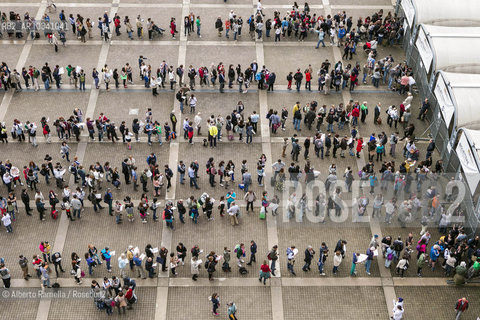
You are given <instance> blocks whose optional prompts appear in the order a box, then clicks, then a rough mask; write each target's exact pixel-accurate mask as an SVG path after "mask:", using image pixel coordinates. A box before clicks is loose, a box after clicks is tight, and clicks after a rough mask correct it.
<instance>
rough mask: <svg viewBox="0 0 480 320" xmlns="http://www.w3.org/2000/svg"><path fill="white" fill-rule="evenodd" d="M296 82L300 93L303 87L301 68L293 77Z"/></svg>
mask: <svg viewBox="0 0 480 320" xmlns="http://www.w3.org/2000/svg"><path fill="white" fill-rule="evenodd" d="M293 79H294V80H295V86H296V87H297V92H300V87H301V86H302V80H303V74H302V72H301V71H300V68H298V69H297V72H296V73H295V75H294V76H293Z"/></svg>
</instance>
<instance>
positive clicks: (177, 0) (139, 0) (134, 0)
mask: <svg viewBox="0 0 480 320" xmlns="http://www.w3.org/2000/svg"><path fill="white" fill-rule="evenodd" d="M121 3H122V4H124V3H128V4H130V3H134V4H139V6H141V4H151V3H153V4H158V2H156V1H154V0H145V1H144V0H122V2H121ZM167 3H168V4H182V3H183V1H180V0H168V1H167ZM120 6H121V5H120Z"/></svg>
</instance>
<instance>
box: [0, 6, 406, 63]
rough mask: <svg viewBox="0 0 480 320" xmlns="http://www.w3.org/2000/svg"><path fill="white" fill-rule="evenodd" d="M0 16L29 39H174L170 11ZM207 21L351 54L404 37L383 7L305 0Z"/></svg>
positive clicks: (222, 28)
mask: <svg viewBox="0 0 480 320" xmlns="http://www.w3.org/2000/svg"><path fill="white" fill-rule="evenodd" d="M57 15H58V16H57ZM1 21H2V22H3V23H4V24H3V25H4V26H6V27H5V28H4V30H2V31H4V32H6V33H7V35H8V37H9V38H14V37H15V38H23V37H24V36H25V35H26V36H27V37H28V35H30V37H31V38H32V39H38V38H40V33H39V31H43V33H44V37H45V38H47V39H48V41H49V42H50V43H53V42H54V41H57V40H56V39H57V37H56V35H58V37H59V39H60V40H61V41H62V42H65V41H66V32H69V31H70V30H71V31H72V33H73V35H74V36H75V37H77V38H78V39H81V41H82V42H86V39H87V35H88V39H91V38H93V32H94V30H95V29H96V28H97V29H98V32H99V34H100V38H102V39H105V41H108V40H110V39H111V38H112V37H113V33H114V32H115V36H117V37H118V36H120V35H121V33H122V31H123V30H125V32H126V33H127V34H128V38H129V39H131V40H133V39H134V37H135V36H136V37H137V38H138V39H141V40H143V39H144V36H145V34H146V33H148V39H149V40H153V37H154V35H155V34H159V35H162V34H163V33H164V32H165V29H169V33H170V35H171V36H172V38H173V39H175V35H176V34H177V33H178V30H177V25H176V21H175V18H174V17H172V18H171V19H170V23H169V26H165V29H162V28H161V27H159V26H158V25H157V24H155V22H154V21H153V20H152V18H148V19H147V21H145V20H144V19H143V18H142V17H141V16H140V15H138V16H137V17H136V18H135V20H133V19H132V21H131V20H130V18H129V17H128V16H125V17H123V19H122V17H120V16H119V15H118V14H116V13H115V14H114V15H113V17H110V16H109V13H108V12H107V11H106V12H105V13H104V14H103V16H101V17H98V19H97V18H93V19H90V18H84V17H83V16H82V15H80V14H73V13H70V14H68V13H66V12H65V11H64V10H63V9H62V10H58V11H57V8H56V7H53V6H48V8H47V10H46V12H45V13H44V14H43V15H42V18H41V20H40V21H36V20H35V18H34V17H32V16H30V14H29V13H28V12H26V13H25V14H24V15H23V19H22V16H21V15H20V14H18V13H15V12H13V11H12V12H10V14H9V16H7V14H6V13H5V12H3V13H2V15H1ZM183 22H184V34H185V36H190V34H192V35H195V34H196V36H197V37H199V38H201V30H202V28H203V27H202V22H203V21H202V20H201V18H200V16H199V15H195V13H194V12H190V13H189V14H188V15H187V16H185V17H184V18H183ZM244 24H245V26H244ZM212 26H214V28H215V29H216V31H217V32H218V36H219V37H222V36H223V35H225V37H226V38H227V39H230V36H231V37H232V39H233V40H235V41H236V40H237V39H238V38H239V37H241V36H242V29H243V28H248V34H249V37H250V38H251V39H252V40H255V39H256V38H257V39H263V38H264V37H266V38H270V37H272V38H275V39H274V41H275V42H277V41H281V39H296V40H298V41H304V40H305V39H306V38H307V37H308V35H309V34H314V35H313V36H318V40H319V44H320V43H322V44H323V45H325V44H324V39H326V38H327V37H328V38H329V40H330V43H331V44H332V45H338V46H343V45H345V47H348V48H349V50H348V51H349V52H351V53H352V54H355V51H356V46H357V44H358V42H359V40H368V41H369V42H370V41H374V42H372V43H371V45H370V46H373V48H370V47H369V48H368V49H375V46H376V44H377V43H379V44H384V45H393V44H398V43H400V42H401V41H402V38H403V24H402V23H401V21H400V19H398V18H397V17H393V16H392V14H391V12H388V14H386V15H384V13H383V9H381V10H380V11H378V12H375V13H374V14H372V16H368V17H366V18H365V19H364V18H362V17H358V19H357V20H356V21H355V20H354V18H353V17H352V16H348V15H347V13H346V12H345V11H341V12H340V11H339V12H338V13H336V14H333V15H328V16H326V17H324V16H323V15H317V13H312V12H311V10H310V6H309V5H308V3H305V4H304V6H303V9H301V8H300V7H299V6H298V4H297V3H296V2H295V3H294V4H293V6H292V8H291V9H290V10H289V11H287V12H285V13H281V12H280V11H277V10H275V11H274V12H273V16H272V17H266V15H265V14H264V13H263V4H262V2H261V0H258V2H257V5H256V13H255V14H252V15H250V16H249V17H248V18H246V21H244V20H243V18H242V17H241V16H240V15H238V14H236V13H235V11H234V10H231V11H230V12H229V14H228V17H226V18H223V17H222V16H218V18H217V19H216V20H215V21H214V23H213V24H212ZM24 33H25V35H24ZM315 33H316V34H315ZM317 48H318V46H317Z"/></svg>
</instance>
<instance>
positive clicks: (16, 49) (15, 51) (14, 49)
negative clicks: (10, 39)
mask: <svg viewBox="0 0 480 320" xmlns="http://www.w3.org/2000/svg"><path fill="white" fill-rule="evenodd" d="M22 50H23V46H22V45H11V46H2V51H3V52H4V54H3V59H2V61H4V62H6V63H7V65H8V67H9V68H10V69H11V70H13V69H14V68H16V65H17V61H18V57H19V56H20V54H21V53H22ZM18 72H21V70H18ZM23 87H24V84H23V83H22V88H23ZM2 89H3V87H2ZM2 91H3V90H2Z"/></svg>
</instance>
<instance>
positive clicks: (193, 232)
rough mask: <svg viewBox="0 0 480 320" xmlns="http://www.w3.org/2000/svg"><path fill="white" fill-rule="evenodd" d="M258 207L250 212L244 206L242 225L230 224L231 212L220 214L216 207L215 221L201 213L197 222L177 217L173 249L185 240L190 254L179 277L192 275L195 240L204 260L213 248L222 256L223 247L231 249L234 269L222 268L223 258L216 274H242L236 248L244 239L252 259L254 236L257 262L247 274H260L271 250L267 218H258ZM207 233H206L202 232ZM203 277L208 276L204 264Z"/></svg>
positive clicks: (248, 256) (215, 275)
mask: <svg viewBox="0 0 480 320" xmlns="http://www.w3.org/2000/svg"><path fill="white" fill-rule="evenodd" d="M258 212H259V208H258V207H256V208H255V211H254V212H253V213H252V212H251V211H249V213H248V214H247V213H246V212H245V208H241V216H240V219H239V222H240V224H239V226H236V227H232V226H231V224H230V218H229V217H228V216H225V217H223V218H222V217H220V215H219V214H218V211H217V210H214V214H213V215H214V216H215V220H214V221H207V219H206V216H204V215H203V214H202V213H200V217H199V222H198V224H197V225H195V224H193V222H192V220H191V219H189V218H188V217H186V218H185V219H186V223H185V224H181V223H180V221H178V220H177V221H176V223H175V225H176V230H175V231H174V232H173V238H172V252H176V251H175V250H176V249H175V248H176V246H177V244H178V243H179V242H182V243H183V244H184V245H185V247H186V248H187V251H188V252H187V258H186V263H185V266H183V267H178V268H177V271H178V274H179V277H191V273H190V259H191V258H192V255H191V253H190V249H192V247H193V246H194V245H195V244H198V246H199V247H200V249H202V250H203V251H204V253H203V254H201V255H200V259H202V261H203V262H205V256H206V255H207V254H209V253H210V251H215V253H216V254H217V255H222V256H223V249H224V247H228V248H229V249H230V250H231V261H230V267H231V269H232V272H231V273H226V272H223V271H222V269H221V267H222V264H223V260H221V261H220V263H219V264H218V265H217V267H216V272H215V274H214V277H217V278H218V277H221V278H224V277H243V276H242V275H240V273H239V272H238V267H237V266H236V264H237V260H236V256H235V252H234V248H235V246H236V245H237V244H240V243H244V244H245V249H246V257H245V258H243V259H244V260H245V262H248V261H249V259H250V241H251V240H254V241H255V242H256V243H257V246H258V248H257V255H256V259H257V263H256V264H253V266H252V267H248V266H247V268H248V270H249V273H248V275H247V277H257V276H258V271H259V269H260V265H261V263H262V262H263V260H265V259H266V254H267V252H268V250H269V248H268V246H267V228H266V224H265V221H263V220H259V219H258ZM201 235H207V236H201ZM200 277H207V272H206V271H205V268H203V265H202V269H201V271H200Z"/></svg>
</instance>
